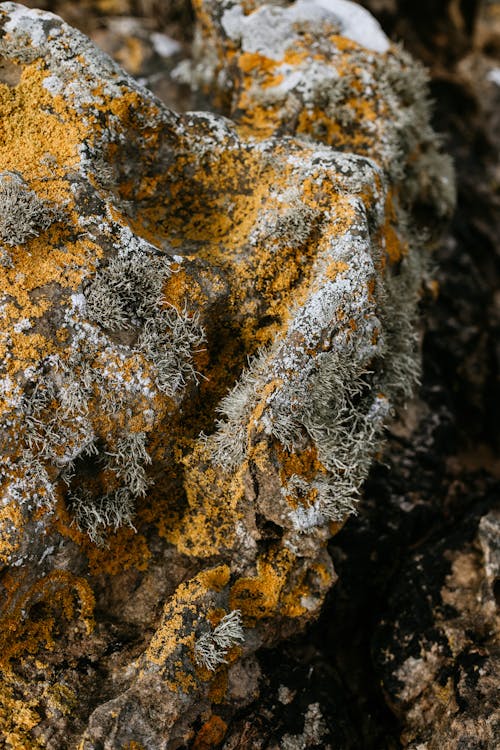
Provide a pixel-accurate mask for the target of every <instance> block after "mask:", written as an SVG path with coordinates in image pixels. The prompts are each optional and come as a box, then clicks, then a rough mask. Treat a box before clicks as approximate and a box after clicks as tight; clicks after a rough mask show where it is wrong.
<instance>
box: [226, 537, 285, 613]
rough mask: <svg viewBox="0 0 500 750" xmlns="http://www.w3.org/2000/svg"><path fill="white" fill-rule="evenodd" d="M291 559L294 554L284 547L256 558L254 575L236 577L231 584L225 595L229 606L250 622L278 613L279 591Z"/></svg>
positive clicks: (283, 585)
mask: <svg viewBox="0 0 500 750" xmlns="http://www.w3.org/2000/svg"><path fill="white" fill-rule="evenodd" d="M294 561H295V555H293V554H292V552H290V551H289V550H287V549H281V550H278V549H272V550H271V551H270V552H269V553H268V554H267V555H266V556H265V557H261V558H259V559H258V560H257V575H256V576H255V577H254V578H239V579H238V580H237V581H236V582H235V583H234V584H233V586H232V588H231V592H230V595H229V604H230V607H231V609H239V610H240V611H241V613H242V615H243V617H244V619H245V621H246V622H248V623H250V624H251V623H254V622H255V621H256V620H260V619H263V618H268V617H273V616H275V615H277V614H278V613H281V611H282V603H283V602H282V597H283V592H284V589H285V586H286V585H287V582H288V579H289V576H290V574H291V572H292V570H293V565H294ZM288 608H289V609H290V607H288ZM290 616H292V617H293V616H295V615H294V614H291V615H290Z"/></svg>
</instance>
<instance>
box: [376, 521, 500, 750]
mask: <svg viewBox="0 0 500 750" xmlns="http://www.w3.org/2000/svg"><path fill="white" fill-rule="evenodd" d="M480 512H481V509H480V508H479V509H476V511H475V513H469V514H468V515H467V516H466V517H465V518H464V519H463V521H462V523H461V524H460V525H459V526H457V527H455V528H453V530H452V532H451V533H450V534H449V535H448V536H447V538H445V539H440V540H439V541H438V542H437V543H436V542H431V543H429V544H427V545H425V546H424V547H423V548H422V549H421V550H419V552H418V553H417V554H415V555H413V557H412V559H410V560H409V561H408V563H407V565H406V566H405V568H404V569H403V570H402V571H401V573H400V575H399V576H398V580H397V584H396V586H395V587H394V590H393V593H392V595H391V601H390V609H389V611H388V612H387V616H386V618H385V619H384V621H383V623H382V624H381V625H380V627H379V630H378V632H377V634H376V640H375V644H376V645H375V653H376V665H377V671H378V673H379V675H380V677H381V678H382V681H383V689H384V691H385V693H386V695H387V700H388V702H389V704H390V705H391V707H392V708H393V710H394V711H395V712H396V713H397V714H398V715H399V717H400V718H401V720H402V721H403V723H404V727H405V729H404V732H403V735H402V738H401V739H402V745H403V747H405V748H406V747H408V748H413V749H414V750H417V748H428V750H434V748H444V750H452V748H457V747H467V748H471V749H472V748H493V747H495V746H496V744H497V740H498V737H499V734H500V713H499V711H498V671H499V668H500V655H499V649H498V633H499V624H500V623H499V619H498V602H497V601H496V599H498V590H495V586H496V587H498V567H499V565H500V556H499V551H498V539H499V516H498V513H497V512H495V511H490V512H489V513H486V514H484V515H482V516H481V515H480Z"/></svg>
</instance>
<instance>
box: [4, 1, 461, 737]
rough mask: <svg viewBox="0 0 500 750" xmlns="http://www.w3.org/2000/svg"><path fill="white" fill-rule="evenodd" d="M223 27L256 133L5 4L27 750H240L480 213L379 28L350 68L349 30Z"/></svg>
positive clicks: (14, 632) (15, 631) (9, 506)
mask: <svg viewBox="0 0 500 750" xmlns="http://www.w3.org/2000/svg"><path fill="white" fill-rule="evenodd" d="M328 5H332V6H333V5H334V6H335V8H334V11H335V12H336V14H335V13H334V14H333V15H331V14H329V11H328V9H327V11H325V9H324V7H323V6H328ZM230 6H231V7H230ZM313 6H314V8H313ZM221 7H222V6H220V4H216V6H214V7H212V5H211V4H210V3H207V4H200V5H199V7H198V12H199V18H200V32H199V40H200V39H201V38H203V39H204V42H203V45H204V49H205V50H206V54H207V60H211V61H212V64H210V65H209V64H207V65H206V70H205V75H204V77H203V80H201V79H200V64H199V62H197V61H196V59H195V61H194V63H193V65H192V67H191V75H192V76H193V78H194V81H195V83H196V84H197V85H198V86H199V87H200V92H201V93H202V94H203V95H204V96H208V95H209V94H211V95H212V96H214V97H215V101H216V106H217V108H218V109H221V110H222V111H224V112H225V113H226V114H229V115H231V117H233V118H234V120H235V124H232V123H231V122H230V121H228V120H226V119H224V118H223V117H220V116H217V115H212V114H202V113H187V114H185V115H182V116H180V115H176V114H175V113H173V112H171V111H170V110H167V109H165V107H163V106H162V105H161V104H160V102H159V101H158V100H156V99H155V98H154V97H153V96H152V95H151V94H149V93H148V92H147V91H146V90H144V89H142V88H141V87H140V86H139V85H138V84H137V83H135V82H134V81H133V80H132V79H131V78H129V77H128V76H127V75H126V74H125V73H124V72H123V71H121V70H120V69H119V68H118V67H117V66H116V65H115V64H114V63H113V62H112V61H111V60H110V59H109V58H107V57H105V56H104V55H103V54H102V53H100V52H98V51H97V49H96V48H95V47H94V46H93V45H92V44H91V43H90V42H89V41H88V40H86V39H85V37H83V36H81V35H80V34H79V33H78V32H76V31H74V30H72V29H70V28H69V27H68V26H66V25H65V24H63V23H62V22H61V21H60V20H59V19H57V18H56V17H54V16H51V15H50V14H44V13H40V12H34V11H27V10H26V9H23V8H22V7H21V6H16V5H14V4H12V3H3V4H1V5H0V55H1V62H2V65H1V68H0V78H1V80H2V83H1V85H0V114H1V124H0V130H1V137H0V144H1V145H0V239H1V243H2V244H1V253H2V254H1V256H0V263H1V265H0V271H1V273H2V280H1V284H2V286H1V292H2V295H3V297H2V300H1V315H2V339H1V341H0V344H1V346H2V362H3V364H2V372H1V381H0V382H1V395H2V402H1V415H0V416H1V420H2V424H1V440H2V450H1V452H2V457H3V462H2V466H1V469H0V471H1V478H2V503H3V505H2V518H1V520H2V549H1V554H2V562H3V564H4V566H5V567H4V570H3V573H2V579H1V586H2V589H3V591H2V593H3V599H2V602H3V603H2V611H1V617H2V625H3V627H2V631H1V632H2V636H1V649H0V653H1V655H2V656H1V658H2V674H3V682H2V701H3V702H2V708H1V709H0V717H1V719H2V721H3V732H4V735H5V736H6V737H7V743H9V744H10V746H12V747H22V746H27V747H38V746H41V747H44V746H47V747H54V748H58V747H66V746H67V747H76V746H77V745H78V743H79V742H80V743H81V744H80V746H81V747H82V748H94V747H95V748H97V747H106V748H108V747H109V748H122V747H126V746H127V744H128V746H129V747H133V743H139V746H141V745H142V746H143V747H146V748H150V747H151V748H161V747H178V746H181V745H183V744H185V743H186V742H190V741H193V742H194V746H195V747H196V746H198V747H204V746H210V745H213V744H216V743H217V742H219V741H221V740H222V738H223V736H224V733H225V726H226V720H227V719H228V718H229V717H230V716H231V714H232V712H234V710H235V709H236V708H238V707H239V706H240V705H244V704H245V703H246V702H249V701H251V700H252V698H253V696H254V695H255V691H256V686H257V682H258V676H259V670H258V666H257V664H256V662H255V660H254V654H255V652H256V650H257V649H258V648H259V647H260V646H262V645H271V644H273V643H276V642H277V641H278V640H280V639H281V638H283V637H286V636H288V635H291V634H293V633H296V632H299V631H300V630H301V629H302V628H303V627H304V625H305V624H306V623H307V622H309V621H310V620H311V619H314V618H315V617H316V616H317V614H318V612H319V609H320V607H321V604H322V601H323V599H324V596H325V594H326V592H327V590H328V589H329V587H330V586H331V584H332V582H333V581H334V580H335V573H334V571H333V568H332V565H331V560H330V558H329V556H328V554H327V552H326V542H327V540H328V538H329V536H330V535H331V534H332V533H335V532H336V531H337V530H338V529H339V528H340V526H341V524H342V523H343V522H344V521H345V519H346V517H347V516H348V515H349V514H350V513H351V512H352V511H353V509H354V503H355V499H356V495H357V493H358V491H359V488H360V486H361V484H362V482H363V480H364V478H365V476H366V474H367V471H368V468H369V466H370V463H371V461H372V460H373V457H374V455H375V453H376V451H377V450H378V448H379V445H380V441H381V437H382V429H383V425H384V422H385V420H386V419H387V417H388V415H389V414H390V413H391V410H392V409H393V407H394V406H396V405H397V404H398V403H400V402H401V401H402V400H403V399H404V398H405V397H407V396H408V394H409V393H410V392H411V390H412V388H413V386H414V383H415V380H416V377H417V375H418V354H417V336H416V330H415V307H416V302H417V299H418V294H419V289H420V285H421V278H422V271H423V268H424V267H425V257H424V249H423V238H424V237H426V236H428V234H429V232H428V231H427V230H428V228H429V227H430V226H432V227H434V225H435V223H436V222H437V221H439V220H440V219H442V218H443V217H444V216H445V215H446V213H447V212H448V211H449V208H450V205H451V202H452V197H453V189H452V183H451V175H450V172H449V168H448V163H447V161H446V160H445V159H444V158H443V157H441V156H439V155H438V154H437V152H436V146H435V139H434V136H433V133H432V131H431V130H430V128H429V125H428V105H427V101H426V98H425V85H424V76H423V74H422V71H421V70H420V68H418V66H416V65H415V64H414V63H413V62H412V61H411V60H410V59H409V57H408V56H407V55H405V54H404V53H402V52H401V51H400V50H398V49H396V48H394V47H391V46H389V45H388V43H387V42H386V41H385V37H384V36H383V35H382V32H381V31H380V30H379V29H377V28H376V27H375V29H374V27H373V26H371V28H372V32H371V33H372V37H371V38H372V40H373V42H372V45H371V46H372V47H374V49H366V48H364V47H362V46H360V45H359V44H358V41H359V39H358V41H356V40H354V41H353V40H352V39H350V38H349V34H350V35H351V36H353V34H352V33H351V32H350V31H349V28H350V27H349V24H348V22H347V20H345V18H344V17H343V16H342V14H341V13H340V11H341V10H342V7H344V8H345V7H346V4H342V3H330V4H328V3H323V4H322V3H317V4H315V3H313V4H311V5H308V6H307V7H306V4H305V3H297V4H295V5H294V6H292V7H291V8H279V7H278V6H276V7H273V8H271V9H267V10H266V9H265V8H260V9H257V10H256V12H255V13H250V11H251V10H252V8H251V6H250V4H245V11H246V13H247V15H246V16H245V15H244V14H243V13H242V12H241V9H240V7H239V4H237V3H226V4H225V5H224V13H222V14H221V12H220V10H221ZM311 9H312V10H311ZM318 9H319V10H318ZM348 9H349V10H350V6H349V8H348ZM325 12H326V13H327V15H326V16H325ZM226 13H229V14H230V15H229V17H228V16H226V15H225V14H226ZM266 13H267V14H269V13H271V14H272V15H273V16H279V21H280V22H279V23H278V24H277V25H276V29H277V32H276V34H275V37H274V38H273V40H272V43H271V41H270V42H269V45H270V46H269V48H263V47H262V46H259V48H258V49H254V47H253V46H252V45H253V42H252V38H253V37H252V35H250V37H249V38H250V41H248V39H247V37H246V36H245V34H243V32H242V30H241V29H242V26H241V24H243V26H245V24H247V25H248V24H250V26H251V25H252V24H257V27H256V28H257V32H256V33H257V35H258V36H259V35H260V34H261V33H262V34H263V28H264V27H262V26H259V25H258V24H261V23H262V17H263V18H264V22H265V26H266V27H267V24H268V21H267V20H266V18H267V16H266ZM339 13H340V15H339ZM290 14H292V16H290ZM291 17H293V24H294V26H293V29H295V30H297V34H299V32H300V39H299V38H293V37H291V36H290V30H291V28H292V27H291V26H290V23H291V21H290V18H291ZM228 18H230V19H231V23H230V24H229V23H228ZM367 23H370V24H372V23H373V22H372V21H370V22H367ZM238 24H239V25H238ZM245 28H246V26H245ZM252 28H253V27H252ZM228 29H229V32H228ZM259 29H261V31H259ZM373 29H374V30H373ZM358 31H359V29H358ZM253 33H254V32H253V31H252V34H253ZM342 33H345V34H347V35H348V36H342ZM280 34H281V36H280ZM263 38H266V37H265V35H263ZM240 40H241V43H240ZM361 41H363V42H364V43H365V44H367V43H368V42H367V40H366V38H365V37H364V38H363V39H362V40H361ZM200 45H201V42H200V41H198V49H200ZM248 45H250V46H248ZM292 47H293V49H295V51H296V53H297V54H296V56H294V55H293V54H292V52H293V49H292ZM230 81H233V82H234V85H233V88H232V89H230V88H229V85H230V84H229V82H230ZM308 81H310V82H311V84H310V85H309V84H308ZM291 114H292V115H293V117H292V116H291ZM395 123H399V124H398V126H397V127H396V125H395ZM287 135H294V136H299V138H294V139H292V138H289V137H286V136H287ZM228 392H229V395H227V394H228ZM242 675H244V678H242ZM306 719H307V721H306V723H305V725H304V728H303V731H302V735H304V737H305V736H306V735H307V736H308V737H309V736H310V737H320V736H321V732H322V718H321V712H320V711H319V709H317V710H316V709H310V711H309V713H307V716H306ZM300 734H301V733H300V732H298V733H297V735H292V734H290V737H289V739H288V740H287V742H288V743H289V746H290V747H293V746H294V743H295V745H297V743H299V744H300V743H301V742H303V741H304V742H306V741H307V742H309V740H308V739H307V738H306V739H305V740H302V739H301V738H300ZM318 741H319V740H318ZM131 743H132V744H131Z"/></svg>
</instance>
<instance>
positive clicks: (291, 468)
mask: <svg viewBox="0 0 500 750" xmlns="http://www.w3.org/2000/svg"><path fill="white" fill-rule="evenodd" d="M274 448H275V451H276V456H277V458H278V463H279V466H280V478H281V480H282V482H283V484H285V483H286V482H287V481H288V479H289V478H290V477H291V476H292V475H293V474H296V475H298V476H300V477H303V478H304V479H306V480H311V479H314V477H315V476H316V475H317V474H318V472H324V471H325V469H324V467H323V464H322V463H321V462H320V460H319V459H318V451H317V448H316V446H315V445H311V446H310V447H308V448H306V449H305V450H303V451H301V452H299V453H295V452H293V453H292V452H290V451H287V450H286V449H285V448H283V447H282V445H281V443H278V442H277V441H276V442H275V443H274Z"/></svg>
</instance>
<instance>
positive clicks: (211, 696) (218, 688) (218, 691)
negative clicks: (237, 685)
mask: <svg viewBox="0 0 500 750" xmlns="http://www.w3.org/2000/svg"><path fill="white" fill-rule="evenodd" d="M233 650H234V649H231V651H233ZM228 661H230V655H228ZM212 674H213V673H212ZM227 689H228V673H227V668H226V669H222V668H219V669H218V670H217V672H216V674H215V676H213V677H212V679H211V682H210V685H209V687H208V692H207V698H208V700H209V701H211V702H212V703H223V701H224V699H225V697H226V695H227Z"/></svg>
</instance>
